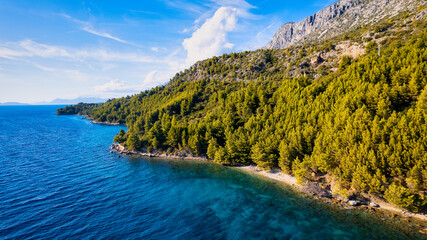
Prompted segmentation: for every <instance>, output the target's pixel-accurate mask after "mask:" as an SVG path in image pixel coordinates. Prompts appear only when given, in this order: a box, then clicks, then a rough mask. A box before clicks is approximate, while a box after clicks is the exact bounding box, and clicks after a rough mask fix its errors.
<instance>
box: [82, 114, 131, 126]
mask: <svg viewBox="0 0 427 240" xmlns="http://www.w3.org/2000/svg"><path fill="white" fill-rule="evenodd" d="M77 116H82V119H86V120H91V121H90V123H92V124H99V125H107V126H126V124H120V123H115V122H98V121H95V120H93V118H91V117H89V116H87V115H78V114H77Z"/></svg>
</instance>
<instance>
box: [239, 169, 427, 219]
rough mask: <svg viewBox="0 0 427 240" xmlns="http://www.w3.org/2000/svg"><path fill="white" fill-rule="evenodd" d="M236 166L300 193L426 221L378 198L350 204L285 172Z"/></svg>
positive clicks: (422, 215) (425, 216) (421, 216)
mask: <svg viewBox="0 0 427 240" xmlns="http://www.w3.org/2000/svg"><path fill="white" fill-rule="evenodd" d="M236 168H238V169H240V170H242V171H244V172H247V173H250V174H254V175H258V176H263V177H267V178H270V179H274V180H276V181H279V182H281V183H284V184H285V185H287V186H289V187H291V188H293V189H295V190H298V191H300V192H302V193H307V194H309V195H312V196H314V197H320V198H325V199H328V198H329V199H331V198H333V199H334V200H335V201H338V202H341V204H347V205H348V207H366V208H371V209H379V210H386V211H389V212H393V213H395V214H398V215H400V217H402V218H417V219H419V220H421V221H425V222H426V223H427V215H425V214H421V213H412V212H407V211H405V210H403V209H400V208H398V207H395V206H393V205H392V204H390V203H387V202H385V201H383V200H380V199H375V201H372V202H373V203H374V204H377V205H378V206H377V207H374V206H370V205H369V204H367V203H362V202H358V204H357V205H352V204H350V203H349V202H350V201H347V200H343V199H341V198H339V197H336V196H332V195H330V197H325V196H320V195H319V194H313V191H310V189H309V188H307V186H303V185H300V184H297V180H296V178H295V177H294V176H291V175H289V174H285V173H282V172H277V171H272V172H267V171H263V170H260V169H258V167H257V166H253V165H252V166H242V167H236ZM325 199H323V200H325ZM327 202H330V201H327Z"/></svg>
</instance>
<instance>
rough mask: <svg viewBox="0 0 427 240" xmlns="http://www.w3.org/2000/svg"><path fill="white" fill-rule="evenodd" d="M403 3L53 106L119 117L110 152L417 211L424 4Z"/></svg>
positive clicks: (421, 197) (423, 143)
mask: <svg viewBox="0 0 427 240" xmlns="http://www.w3.org/2000/svg"><path fill="white" fill-rule="evenodd" d="M366 2H367V3H366V4H370V3H371V2H372V1H366ZM361 3H362V2H361ZM363 3H365V2H363ZM395 3H396V1H391V2H390V3H389V4H390V5H388V6H387V9H394V8H393V4H395ZM357 6H360V5H357ZM366 6H371V5H366ZM405 6H407V7H408V8H407V9H402V11H400V12H395V13H394V15H393V14H392V15H387V16H383V18H382V19H380V20H376V21H373V22H372V23H371V24H367V23H364V24H365V25H363V26H362V25H360V26H355V27H354V28H340V29H334V34H333V36H332V35H331V36H330V37H328V38H326V39H322V40H321V41H315V40H313V39H309V40H310V41H308V40H307V41H303V40H299V41H288V42H287V43H286V44H285V48H283V49H282V48H279V47H280V46H281V45H280V44H278V43H277V41H278V39H279V40H280V39H281V38H278V37H277V38H275V40H274V44H272V45H274V47H271V48H272V49H260V50H256V51H246V52H241V53H230V54H224V55H222V56H218V57H213V58H210V59H207V60H203V61H199V62H197V63H196V64H195V65H193V66H192V67H190V68H189V69H187V70H185V71H183V72H180V73H177V74H176V75H175V77H174V78H172V79H171V80H170V82H169V83H168V84H167V85H165V86H160V87H155V88H153V89H151V90H147V91H144V92H141V93H140V94H136V95H133V96H128V97H123V98H119V99H114V100H109V101H107V102H105V103H103V104H100V105H85V104H78V105H76V106H68V107H67V108H64V109H59V110H58V112H57V113H58V114H67V113H75V114H84V115H88V116H89V117H91V118H92V119H93V120H94V121H97V122H108V123H118V124H126V125H127V127H128V131H126V132H125V131H120V132H119V133H118V134H117V136H116V137H115V138H114V142H116V143H117V144H119V145H115V148H119V149H121V150H120V151H122V152H126V151H127V152H135V153H139V154H146V155H148V156H151V155H162V156H171V157H176V156H192V157H199V158H204V159H209V160H211V161H214V162H216V163H218V164H224V165H232V166H241V165H256V166H257V167H258V168H259V169H262V170H267V171H271V170H274V171H275V170H277V169H279V171H281V172H283V173H286V174H290V175H293V176H295V178H296V181H297V182H298V184H303V185H309V184H312V183H315V184H317V185H318V186H320V188H321V189H323V190H321V191H326V192H327V193H328V194H330V195H333V196H337V198H340V199H344V201H346V202H349V201H352V200H353V201H357V202H358V203H361V202H363V201H370V199H375V198H377V199H383V200H386V201H388V202H390V203H392V204H394V205H395V206H398V207H400V208H402V209H406V210H405V211H412V212H419V213H425V212H426V211H427V209H426V205H427V196H426V193H427V162H426V161H427V80H426V79H427V65H426V62H427V21H426V16H427V9H426V6H424V5H419V4H418V1H415V0H411V1H408V3H407V5H405ZM346 9H347V10H348V8H344V10H342V9H341V10H340V11H347V10H346ZM349 9H351V6H350V7H349ZM362 9H364V8H363V4H362ZM365 10H366V9H365ZM370 10H372V11H380V10H381V11H382V10H383V9H377V8H375V9H372V8H370V9H368V10H367V11H370ZM337 14H338V13H337ZM341 15H342V16H344V17H345V16H347V15H346V14H344V13H342V12H339V14H338V17H339V16H341ZM334 16H335V15H334ZM372 16H375V14H372ZM312 20H313V19H312ZM323 20H324V19H323ZM341 20H342V19H341ZM313 21H314V20H313ZM334 21H336V19H335V18H334ZM337 21H338V22H339V21H340V19H338V20H337ZM298 26H299V25H298ZM330 27H331V28H333V27H334V24H331V25H330ZM319 29H320V30H322V31H326V30H324V29H323V28H319ZM282 30H283V29H282ZM338 31H339V34H338V33H337V32H338ZM286 32H287V31H285V33H286ZM285 37H286V36H285ZM290 43H293V45H289V44H290ZM275 48H278V49H275Z"/></svg>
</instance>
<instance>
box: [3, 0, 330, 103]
mask: <svg viewBox="0 0 427 240" xmlns="http://www.w3.org/2000/svg"><path fill="white" fill-rule="evenodd" d="M332 3H333V1H321V0H306V1H286V0H282V1H280V0H278V1H273V0H259V1H244V0H195V1H188V0H178V1H172V0H152V1H126V0H121V1H108V0H99V1H79V0H73V1H60V0H55V1H54V0H50V1H48V0H37V1H34V0H2V3H1V4H0V32H1V34H0V86H1V87H0V102H10V101H18V102H27V103H34V102H40V101H51V100H53V99H55V98H76V97H102V98H113V97H120V96H126V95H130V94H134V93H138V92H140V91H142V90H146V89H150V88H152V87H154V86H158V85H161V84H165V83H167V82H168V81H169V79H170V77H172V76H173V75H174V74H175V73H176V72H179V71H181V70H184V69H185V68H188V67H189V66H191V65H192V64H194V63H195V62H196V61H198V60H202V59H205V58H208V57H212V56H214V55H221V54H223V53H229V52H239V51H245V50H255V49H258V48H261V47H262V46H264V45H265V44H266V43H267V42H268V41H269V40H270V38H271V37H272V36H273V35H274V33H275V32H276V31H277V29H278V28H279V27H280V26H281V25H282V24H284V23H286V22H289V21H294V22H296V21H300V20H302V19H303V18H304V17H307V16H309V15H311V14H313V13H315V12H317V11H318V10H320V9H321V8H323V7H326V6H328V5H330V4H332Z"/></svg>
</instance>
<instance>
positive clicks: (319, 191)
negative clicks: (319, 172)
mask: <svg viewBox="0 0 427 240" xmlns="http://www.w3.org/2000/svg"><path fill="white" fill-rule="evenodd" d="M110 149H111V151H110V152H117V153H119V154H123V155H127V156H135V157H149V158H163V159H170V160H177V159H180V160H191V161H210V160H209V159H208V158H206V157H199V156H194V155H191V154H187V153H180V154H167V153H158V152H155V153H150V152H140V151H131V150H128V149H127V148H125V147H124V146H122V145H120V144H117V143H115V144H112V145H111V147H110ZM118 157H120V155H119V156H118ZM232 167H233V168H235V169H238V170H240V171H243V172H245V173H247V174H252V175H256V176H260V177H264V178H269V179H272V180H274V181H278V182H279V183H281V184H283V185H286V187H290V188H291V189H293V190H295V191H297V192H299V193H302V194H306V195H308V196H309V197H312V198H314V199H317V200H320V201H322V202H325V203H328V204H331V205H335V206H337V207H342V208H344V209H349V210H351V209H361V210H366V211H368V212H370V213H372V214H376V215H378V216H380V217H381V218H382V219H385V218H388V219H399V220H401V221H402V222H407V223H410V222H414V221H415V222H417V221H418V222H422V225H420V224H418V225H419V226H418V227H417V229H418V231H419V232H420V233H423V234H427V215H425V214H421V213H412V212H407V211H405V210H403V209H401V208H398V207H396V206H393V205H392V204H390V203H387V202H385V201H384V200H381V199H379V198H376V199H371V200H370V201H367V202H366V201H360V200H349V199H345V198H341V197H339V196H335V195H332V193H331V192H329V191H327V190H325V189H323V188H321V187H320V186H319V185H318V184H317V183H313V184H308V185H300V184H298V183H297V180H296V178H295V177H294V176H291V175H289V174H285V173H283V172H280V171H279V170H278V169H277V170H272V171H264V170H261V169H259V168H258V167H257V166H255V165H249V166H232ZM377 210H378V211H377Z"/></svg>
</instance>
